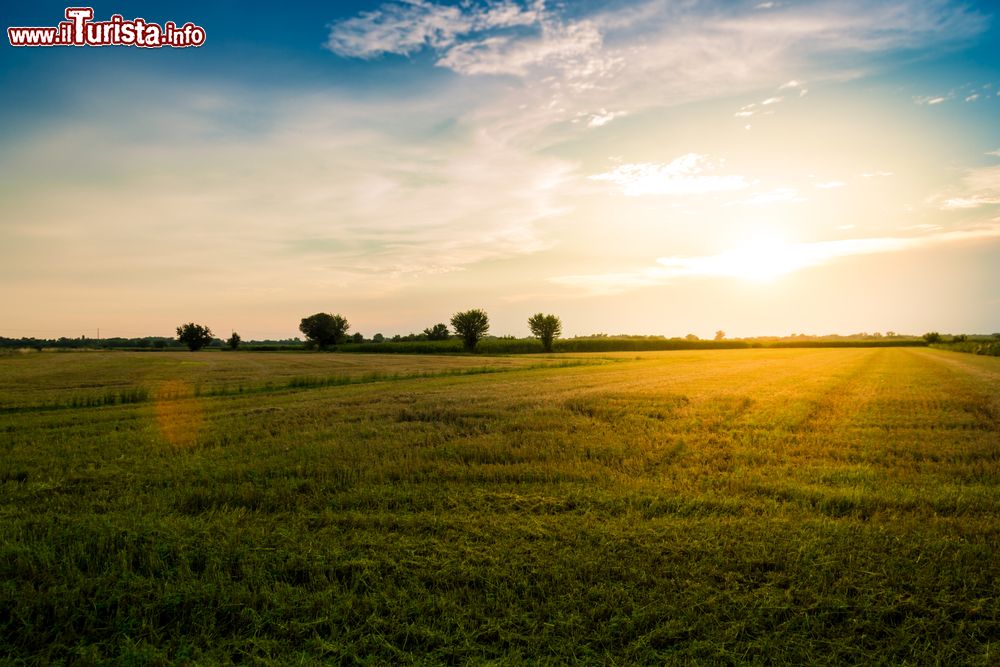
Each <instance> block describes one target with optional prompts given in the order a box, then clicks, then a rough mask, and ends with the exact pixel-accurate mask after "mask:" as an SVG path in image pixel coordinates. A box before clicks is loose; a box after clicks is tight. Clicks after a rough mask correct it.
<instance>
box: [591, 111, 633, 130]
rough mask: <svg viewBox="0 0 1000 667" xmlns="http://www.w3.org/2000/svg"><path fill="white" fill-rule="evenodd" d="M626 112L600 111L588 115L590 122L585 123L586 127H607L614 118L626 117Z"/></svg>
mask: <svg viewBox="0 0 1000 667" xmlns="http://www.w3.org/2000/svg"><path fill="white" fill-rule="evenodd" d="M627 115H628V112H627V111H607V110H605V109H601V111H600V113H596V114H590V120H588V121H587V127H602V126H604V125H607V124H608V123H610V122H611V121H613V120H614V119H615V118H621V117H622V116H627Z"/></svg>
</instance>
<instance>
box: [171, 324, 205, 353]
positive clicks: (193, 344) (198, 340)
mask: <svg viewBox="0 0 1000 667" xmlns="http://www.w3.org/2000/svg"><path fill="white" fill-rule="evenodd" d="M177 340H179V341H180V342H182V343H184V344H185V345H187V346H188V349H189V350H191V351H192V352H195V351H197V350H200V349H201V348H203V347H205V346H206V345H208V344H209V343H211V342H212V330H211V329H209V328H208V327H203V326H201V325H200V324H195V323H194V322H188V323H187V324H182V325H181V326H179V327H177Z"/></svg>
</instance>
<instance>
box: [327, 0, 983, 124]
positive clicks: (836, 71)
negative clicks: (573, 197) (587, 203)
mask: <svg viewBox="0 0 1000 667" xmlns="http://www.w3.org/2000/svg"><path fill="white" fill-rule="evenodd" d="M758 5H767V7H766V8H767V9H770V10H771V11H766V12H761V11H754V6H753V5H750V6H747V7H746V8H744V9H742V10H740V9H738V8H733V7H729V6H727V7H726V10H725V11H719V10H718V8H717V7H715V5H714V4H713V3H712V2H705V3H666V2H662V0H640V2H638V3H635V4H632V5H629V6H627V7H614V8H608V9H605V10H603V11H598V12H597V13H590V14H582V15H581V13H580V12H579V11H577V6H576V5H575V4H574V3H559V4H556V3H551V4H545V3H543V2H542V1H541V0H533V1H530V2H529V1H528V0H521V1H520V2H516V1H515V0H505V1H504V2H499V1H489V0H465V1H463V2H460V3H456V4H454V5H452V4H448V5H446V4H444V3H443V2H432V1H431V0H408V1H397V2H388V3H385V4H383V5H381V6H379V7H378V8H377V9H375V10H373V11H369V12H362V13H360V14H358V15H357V16H355V17H353V18H348V19H346V20H342V21H338V22H336V23H334V24H333V25H332V26H331V28H330V33H329V35H330V36H329V40H328V43H327V48H329V49H330V50H332V51H334V52H335V53H338V54H340V55H343V56H352V57H360V58H372V57H376V56H378V55H381V54H385V53H398V54H404V55H408V54H412V53H416V52H418V51H420V50H422V49H426V50H429V51H432V52H433V53H434V55H435V57H436V61H435V62H436V64H437V65H438V66H440V67H446V68H449V69H451V70H453V71H455V72H457V73H459V74H462V75H478V76H490V75H504V76H514V77H519V78H522V79H523V80H524V84H525V85H524V88H523V89H522V90H521V91H520V94H521V98H522V100H521V101H522V102H523V101H524V97H525V96H526V95H530V96H533V97H536V98H537V99H536V100H534V101H533V102H532V104H531V105H529V106H532V107H537V108H542V107H545V108H547V109H548V111H547V112H546V113H544V114H542V113H533V114H525V116H528V115H530V118H529V117H524V118H522V119H521V121H520V124H521V125H522V126H523V127H525V128H527V127H528V125H530V124H534V128H533V130H534V131H537V130H539V129H541V128H543V127H547V126H550V125H552V124H555V123H559V122H563V121H565V120H567V119H572V118H573V117H575V114H577V113H579V112H581V111H586V110H587V109H593V108H600V107H601V106H608V105H609V100H614V102H613V104H614V105H615V106H616V107H625V108H628V109H630V110H631V111H632V112H633V113H639V112H641V111H643V110H645V109H648V108H650V107H652V106H661V105H671V106H673V105H679V104H683V103H686V102H691V101H696V100H699V99H706V98H710V97H713V96H716V95H722V94H736V93H740V92H746V91H750V90H760V89H762V88H764V87H766V86H767V85H768V82H769V81H770V82H773V81H774V80H775V79H776V78H778V79H779V80H785V81H786V84H784V86H783V87H782V89H783V90H793V89H797V90H798V91H799V96H803V95H805V94H806V93H807V90H806V89H805V88H804V87H803V86H802V85H801V79H799V78H796V79H790V80H789V78H788V68H789V66H790V64H793V65H794V66H795V68H796V71H797V73H799V76H802V77H803V78H804V75H806V74H808V76H809V78H810V79H811V80H816V79H829V78H843V77H844V76H856V75H857V71H858V68H857V66H856V64H855V63H856V61H857V59H859V58H864V57H866V56H867V54H870V53H872V52H877V51H888V50H892V49H898V48H913V47H917V46H919V47H921V48H930V47H931V46H932V45H934V44H941V43H952V42H959V41H960V40H962V39H967V38H970V37H972V36H974V35H977V34H979V33H981V32H982V31H983V30H984V29H985V28H986V27H987V26H988V19H987V17H985V16H984V15H981V14H980V13H978V12H976V11H974V10H973V9H970V8H966V7H954V6H952V5H951V4H950V3H948V2H945V0H923V1H921V2H917V1H916V0H886V1H884V2H879V3H875V4H873V3H871V2H868V1H866V0H837V1H833V0H816V1H814V2H809V3H797V4H794V5H787V6H785V5H783V3H758ZM761 8H764V7H761ZM831 53H832V54H836V58H832V59H831V58H828V57H827V56H828V55H829V54H831ZM852 59H853V61H852ZM790 84H795V85H794V86H793V85H790ZM772 103H773V102H772ZM745 111H747V110H741V111H740V113H741V114H742V113H743V112H745ZM743 115H746V114H743Z"/></svg>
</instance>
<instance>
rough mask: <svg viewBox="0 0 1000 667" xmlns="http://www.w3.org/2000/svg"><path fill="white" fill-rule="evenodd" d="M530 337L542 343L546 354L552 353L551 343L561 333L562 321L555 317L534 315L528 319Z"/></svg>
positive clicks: (542, 314)
mask: <svg viewBox="0 0 1000 667" xmlns="http://www.w3.org/2000/svg"><path fill="white" fill-rule="evenodd" d="M528 329H530V330H531V335H532V336H534V337H535V338H538V339H539V340H541V341H542V347H544V348H545V351H546V352H551V351H552V341H553V340H555V339H556V338H558V337H559V335H560V334H561V333H562V321H560V319H559V318H558V317H556V316H555V315H546V314H544V313H535V314H534V315H532V316H531V317H529V318H528Z"/></svg>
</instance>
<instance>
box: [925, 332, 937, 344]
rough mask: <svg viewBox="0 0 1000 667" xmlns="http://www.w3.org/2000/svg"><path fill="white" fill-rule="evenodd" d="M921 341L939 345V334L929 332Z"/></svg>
mask: <svg viewBox="0 0 1000 667" xmlns="http://www.w3.org/2000/svg"><path fill="white" fill-rule="evenodd" d="M923 339H924V340H925V341H927V342H928V343H940V342H941V334H939V333H938V332H937V331H929V332H927V333H925V334H924V335H923Z"/></svg>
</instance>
